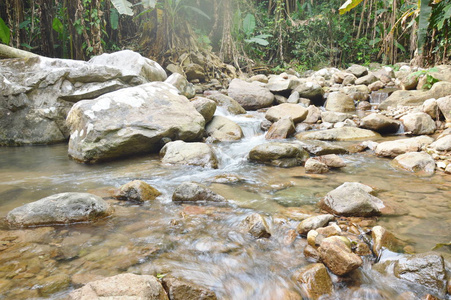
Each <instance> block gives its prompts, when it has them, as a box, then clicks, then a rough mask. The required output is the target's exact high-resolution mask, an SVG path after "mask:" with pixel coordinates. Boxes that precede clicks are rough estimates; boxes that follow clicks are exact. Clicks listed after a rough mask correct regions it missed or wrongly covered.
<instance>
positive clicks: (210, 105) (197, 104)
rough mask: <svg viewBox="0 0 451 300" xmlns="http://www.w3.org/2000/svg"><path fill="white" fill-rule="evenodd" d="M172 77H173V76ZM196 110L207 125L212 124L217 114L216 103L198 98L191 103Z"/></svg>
mask: <svg viewBox="0 0 451 300" xmlns="http://www.w3.org/2000/svg"><path fill="white" fill-rule="evenodd" d="M171 76H172V75H171ZM191 104H192V105H194V108H196V110H197V111H198V112H199V113H200V114H201V115H202V117H204V119H205V123H208V122H210V121H211V120H212V119H213V115H214V114H215V112H216V102H215V101H213V100H210V99H207V98H203V97H198V98H196V99H194V100H193V101H191Z"/></svg>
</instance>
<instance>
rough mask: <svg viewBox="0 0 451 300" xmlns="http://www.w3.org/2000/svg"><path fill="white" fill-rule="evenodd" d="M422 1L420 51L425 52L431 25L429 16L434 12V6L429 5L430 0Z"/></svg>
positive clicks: (419, 26)
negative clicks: (424, 48)
mask: <svg viewBox="0 0 451 300" xmlns="http://www.w3.org/2000/svg"><path fill="white" fill-rule="evenodd" d="M419 1H420V16H419V21H418V43H417V44H418V52H419V53H420V54H422V53H423V46H424V44H425V42H426V36H427V30H428V27H429V18H430V17H431V14H432V7H430V6H429V0H419Z"/></svg>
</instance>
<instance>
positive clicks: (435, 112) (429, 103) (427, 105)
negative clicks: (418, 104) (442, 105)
mask: <svg viewBox="0 0 451 300" xmlns="http://www.w3.org/2000/svg"><path fill="white" fill-rule="evenodd" d="M422 111H423V112H424V113H426V114H428V115H429V116H431V118H432V119H437V118H438V117H439V108H438V104H437V100H435V99H428V100H426V101H424V102H423V105H422Z"/></svg>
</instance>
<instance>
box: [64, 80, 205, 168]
mask: <svg viewBox="0 0 451 300" xmlns="http://www.w3.org/2000/svg"><path fill="white" fill-rule="evenodd" d="M67 123H68V124H69V126H70V129H71V136H70V140H69V156H70V157H72V158H73V159H75V160H77V161H81V162H86V163H94V162H98V161H107V160H112V159H117V158H122V157H126V156H131V155H136V154H143V153H149V152H155V151H158V150H159V149H160V148H161V146H162V139H164V138H169V139H172V140H176V139H180V140H185V141H195V140H198V139H200V138H201V137H202V135H203V132H204V126H205V119H204V117H202V115H201V114H199V113H198V112H197V111H196V109H195V108H194V107H193V106H192V105H191V104H190V102H189V100H188V99H187V98H186V97H184V96H180V95H178V91H177V90H176V89H175V88H174V87H173V86H172V85H170V84H166V83H147V84H143V85H140V86H137V87H133V88H127V89H122V90H120V91H116V92H113V93H109V94H106V95H103V96H101V97H98V98H96V99H94V100H89V101H88V100H85V101H80V102H78V103H77V104H75V105H74V106H73V107H72V109H71V110H70V112H69V114H68V117H67Z"/></svg>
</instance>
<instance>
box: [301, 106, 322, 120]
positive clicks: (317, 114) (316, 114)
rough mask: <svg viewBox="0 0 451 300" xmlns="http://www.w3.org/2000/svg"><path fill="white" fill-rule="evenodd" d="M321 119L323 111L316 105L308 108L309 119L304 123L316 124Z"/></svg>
mask: <svg viewBox="0 0 451 300" xmlns="http://www.w3.org/2000/svg"><path fill="white" fill-rule="evenodd" d="M320 118H321V109H319V108H318V107H316V106H315V105H310V106H309V107H308V108H307V117H306V118H305V120H304V122H305V123H309V124H314V123H316V122H318V120H319V119H320Z"/></svg>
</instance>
